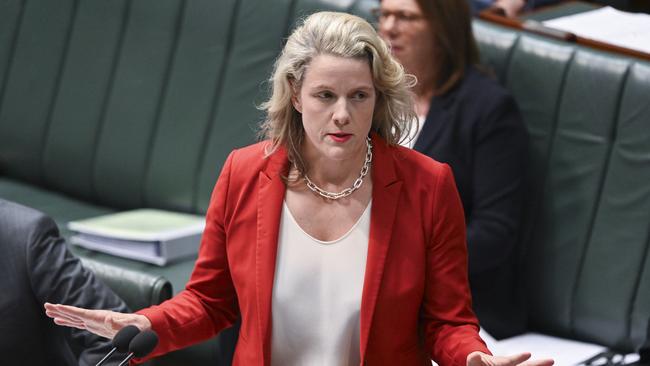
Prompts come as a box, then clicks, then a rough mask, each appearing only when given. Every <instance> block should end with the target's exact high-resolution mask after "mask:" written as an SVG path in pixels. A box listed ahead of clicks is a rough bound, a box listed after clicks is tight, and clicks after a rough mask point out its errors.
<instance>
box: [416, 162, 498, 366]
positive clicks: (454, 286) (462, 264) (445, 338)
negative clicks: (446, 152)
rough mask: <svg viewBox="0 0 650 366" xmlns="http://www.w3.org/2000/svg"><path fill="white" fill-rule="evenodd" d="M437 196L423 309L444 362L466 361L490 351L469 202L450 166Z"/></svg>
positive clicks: (431, 341)
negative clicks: (470, 238) (477, 289)
mask: <svg viewBox="0 0 650 366" xmlns="http://www.w3.org/2000/svg"><path fill="white" fill-rule="evenodd" d="M433 197H434V202H433V211H432V217H433V223H432V225H433V226H432V228H433V236H432V240H431V241H430V242H429V243H427V250H426V262H427V263H426V266H427V267H426V288H425V296H424V300H423V304H422V314H421V317H422V320H423V324H424V333H425V341H426V347H427V349H428V350H429V352H430V355H431V357H432V358H433V360H434V361H436V362H437V363H438V364H440V365H444V366H451V365H458V366H464V365H465V364H466V362H467V355H469V354H470V353H472V352H474V351H481V352H485V353H487V354H489V350H488V349H487V347H486V346H485V343H484V342H483V340H482V339H481V338H480V337H479V335H478V330H479V327H478V323H477V320H476V317H475V315H474V313H473V312H472V300H471V295H470V290H469V284H468V278H467V246H466V244H465V219H464V214H463V207H462V204H461V202H460V197H459V196H458V192H457V190H456V184H455V182H454V178H453V175H452V172H451V169H450V168H449V166H447V165H443V168H442V169H441V171H440V174H439V175H438V179H437V182H436V184H435V189H434V195H433Z"/></svg>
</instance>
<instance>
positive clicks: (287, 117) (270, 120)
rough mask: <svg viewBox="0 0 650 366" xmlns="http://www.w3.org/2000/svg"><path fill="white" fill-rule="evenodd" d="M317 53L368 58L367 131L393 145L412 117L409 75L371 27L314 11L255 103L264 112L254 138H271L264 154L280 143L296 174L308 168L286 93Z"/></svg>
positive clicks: (294, 112) (343, 16) (339, 15)
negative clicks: (371, 102)
mask: <svg viewBox="0 0 650 366" xmlns="http://www.w3.org/2000/svg"><path fill="white" fill-rule="evenodd" d="M321 54H327V55H334V56H340V57H346V58H358V59H365V60H368V62H369V65H370V68H371V71H372V77H373V83H374V86H375V89H376V94H377V99H376V103H375V110H374V114H373V121H372V127H371V130H372V131H375V132H376V133H377V134H378V135H379V136H381V137H382V138H384V140H386V141H387V142H388V144H390V145H395V144H398V143H399V142H400V141H401V140H402V139H405V138H407V137H408V136H409V130H410V128H411V126H412V125H413V123H412V121H413V120H414V119H416V118H417V116H416V114H415V110H414V104H413V96H412V94H411V91H410V90H409V89H410V88H411V87H412V86H413V85H414V84H415V77H414V76H412V75H408V74H406V73H405V72H404V68H403V67H402V65H401V64H400V63H399V62H397V61H396V60H395V59H394V58H393V57H392V56H391V54H390V50H389V48H388V46H387V45H386V43H385V42H384V41H383V40H382V39H381V38H380V37H379V36H378V35H377V32H376V31H375V29H374V28H373V27H372V26H371V25H370V24H369V23H368V22H366V21H365V20H363V19H362V18H359V17H357V16H354V15H351V14H346V13H337V12H319V13H314V14H312V15H310V16H309V17H307V18H306V19H304V20H303V21H302V23H301V24H300V25H299V26H298V27H297V28H296V29H295V30H294V31H293V33H292V34H291V35H290V36H289V39H288V40H287V43H286V45H285V46H284V49H283V50H282V53H281V54H280V57H279V58H278V59H277V61H276V62H275V68H274V71H273V74H272V76H271V78H270V80H269V81H270V83H271V85H272V92H271V97H270V98H269V100H267V101H266V102H264V103H263V104H262V105H261V106H260V109H262V110H264V111H266V120H265V121H264V122H263V123H262V125H261V128H260V137H261V138H264V139H268V140H270V141H271V144H270V146H269V147H268V148H267V150H266V153H267V156H268V155H270V154H272V153H273V152H275V151H276V150H277V149H278V148H279V147H280V146H283V147H285V148H286V149H287V153H288V158H289V161H290V162H291V163H292V164H294V166H295V167H296V169H297V173H298V177H302V176H304V175H305V174H307V170H308V167H307V166H306V165H305V162H304V160H303V159H302V156H301V146H302V142H303V138H304V129H303V126H302V118H301V115H300V113H298V111H297V110H296V109H295V108H294V107H293V104H292V103H291V97H292V95H293V93H294V90H295V89H299V88H300V87H301V85H302V81H303V76H304V74H305V70H306V67H307V66H308V65H309V63H310V62H311V60H313V59H314V58H315V57H316V56H318V55H321ZM294 88H295V89H294Z"/></svg>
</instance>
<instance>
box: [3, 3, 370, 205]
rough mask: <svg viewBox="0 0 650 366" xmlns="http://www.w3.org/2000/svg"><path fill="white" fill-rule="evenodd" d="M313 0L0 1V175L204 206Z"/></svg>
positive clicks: (341, 6)
mask: <svg viewBox="0 0 650 366" xmlns="http://www.w3.org/2000/svg"><path fill="white" fill-rule="evenodd" d="M370 4H371V2H369V1H367V0H357V1H341V0H338V1H325V0H274V1H266V0H219V1H214V0H192V1H184V0H163V1H161V0H138V1H127V0H115V1H104V0H81V1H74V0H61V1H55V2H52V1H26V0H7V1H3V2H1V3H0V176H6V177H10V178H12V179H16V180H19V181H21V182H26V183H30V184H33V185H37V186H41V187H44V188H46V189H50V190H54V191H58V192H63V193H66V194H68V195H70V196H72V197H74V198H77V199H82V200H85V201H89V202H92V203H95V204H99V205H104V206H109V207H113V208H133V207H143V206H148V207H160V208H166V209H173V210H180V211H190V212H204V211H205V210H206V208H207V205H208V202H209V197H210V193H211V191H212V188H213V185H214V183H215V180H216V178H217V175H218V173H219V171H220V169H221V164H222V163H223V161H224V160H225V158H226V156H227V154H228V153H229V152H230V151H231V150H232V149H233V148H237V147H241V146H244V145H247V144H249V143H251V142H254V141H255V138H256V130H257V126H258V124H259V122H260V121H261V119H262V117H263V114H262V112H260V111H259V110H258V109H257V108H256V106H257V105H259V104H260V103H261V102H262V101H263V100H264V99H265V98H266V96H267V93H268V83H266V79H267V78H268V77H269V74H270V72H271V69H272V66H273V62H274V60H275V58H276V57H277V55H278V53H279V51H280V49H281V48H282V45H283V40H284V39H285V38H286V37H287V34H288V32H289V31H290V29H291V27H292V25H293V24H294V23H295V22H296V19H297V18H299V17H302V16H304V15H307V14H309V13H311V12H313V11H315V10H320V9H323V10H340V11H352V12H357V13H362V14H367V13H368V11H367V9H368V7H369V6H370Z"/></svg>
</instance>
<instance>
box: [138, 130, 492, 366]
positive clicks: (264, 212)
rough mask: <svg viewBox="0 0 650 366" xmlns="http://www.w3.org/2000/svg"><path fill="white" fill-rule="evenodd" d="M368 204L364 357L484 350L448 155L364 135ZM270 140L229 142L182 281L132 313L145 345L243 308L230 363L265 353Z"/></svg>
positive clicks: (172, 344) (279, 166)
mask: <svg viewBox="0 0 650 366" xmlns="http://www.w3.org/2000/svg"><path fill="white" fill-rule="evenodd" d="M372 140H373V145H374V149H373V154H374V160H373V162H372V179H373V192H372V209H371V210H372V211H371V215H370V217H371V219H370V220H371V223H370V241H369V243H368V259H367V264H366V272H365V279H364V286H363V294H362V300H361V314H360V318H361V324H360V330H361V339H360V345H361V349H360V352H361V360H362V364H364V365H365V364H369V365H403V366H407V365H423V366H424V365H427V366H428V365H431V362H430V359H433V360H435V361H436V362H438V363H439V364H440V365H441V366H446V365H459V366H460V365H462V366H464V365H465V364H466V358H467V355H468V354H469V353H471V352H472V351H483V352H488V351H487V348H486V346H485V344H484V343H483V341H482V340H481V339H480V338H479V336H478V325H477V321H476V318H475V316H474V313H473V312H472V310H471V295H470V292H469V287H468V280H467V249H466V245H465V222H464V216H463V209H462V206H461V202H460V199H459V197H458V193H457V191H456V187H455V184H454V180H453V177H452V173H451V170H450V169H449V167H448V166H447V165H443V164H440V163H437V162H435V161H433V160H431V159H430V158H428V157H426V156H424V155H421V154H420V153H417V152H415V151H413V150H410V149H405V148H402V147H389V146H387V144H386V143H385V142H384V141H383V140H382V139H381V138H379V137H377V136H373V139H372ZM267 144H268V143H267V142H261V143H258V144H255V145H252V146H249V147H246V148H243V149H240V150H235V151H233V152H232V153H231V154H230V156H229V157H228V160H227V161H226V163H225V165H224V167H223V170H222V172H221V175H220V177H219V179H218V180H217V184H216V187H215V189H214V192H213V194H212V198H211V201H210V207H209V209H208V213H207V218H206V220H207V223H206V229H205V232H204V234H203V239H202V243H201V248H200V251H199V257H198V259H197V262H196V266H195V268H194V272H193V273H192V277H191V279H190V281H189V283H188V284H187V287H186V289H185V290H184V291H183V292H181V293H179V294H178V295H177V296H175V297H174V298H173V299H171V300H169V301H167V302H165V303H163V304H161V305H159V306H154V307H151V308H148V309H145V310H142V311H140V312H139V313H141V314H144V315H146V316H147V317H148V318H149V319H150V320H151V323H152V325H153V329H154V330H155V331H156V332H157V333H158V335H159V336H160V343H159V345H158V347H157V348H156V350H154V353H153V354H152V355H158V354H162V353H165V352H169V351H172V350H174V349H178V348H182V347H185V346H188V345H190V344H192V343H196V342H199V341H201V340H204V339H207V338H210V337H213V336H214V335H216V334H217V333H218V332H219V331H220V330H221V329H224V328H226V327H228V326H230V325H231V324H233V323H234V322H235V321H236V320H237V319H238V318H241V321H242V324H241V330H240V333H239V339H238V341H237V348H236V350H235V356H234V360H233V365H244V366H249V365H270V364H271V357H272V355H271V327H272V319H271V291H272V288H273V277H274V274H275V262H276V253H277V238H278V231H279V225H280V215H281V212H282V201H283V199H284V195H285V190H286V187H285V185H284V183H283V181H282V179H281V176H282V175H284V174H286V172H287V170H288V161H287V156H286V152H285V151H283V150H279V151H277V152H275V153H274V154H272V155H271V156H269V157H268V158H264V148H265V146H267Z"/></svg>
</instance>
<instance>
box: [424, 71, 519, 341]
mask: <svg viewBox="0 0 650 366" xmlns="http://www.w3.org/2000/svg"><path fill="white" fill-rule="evenodd" d="M527 146H528V135H527V132H526V129H525V126H524V124H523V121H522V118H521V115H520V113H519V109H518V108H517V105H516V103H515V101H514V99H513V98H512V97H511V96H510V95H509V94H508V92H507V91H506V90H505V89H503V88H502V87H501V86H500V85H499V84H498V83H497V82H496V81H494V80H492V79H491V78H489V77H488V76H486V75H484V74H482V73H481V72H479V71H478V70H476V69H475V68H468V69H467V72H466V75H465V76H464V78H463V79H462V81H461V82H460V83H459V84H458V85H457V86H456V87H455V88H454V89H452V90H451V91H449V92H448V93H447V94H445V95H443V96H440V97H434V98H433V99H432V101H431V106H430V108H429V113H428V115H427V118H426V122H425V123H424V126H423V127H422V131H421V133H420V135H419V137H418V139H417V140H416V142H415V145H414V149H415V150H417V151H420V152H422V153H424V154H426V155H428V156H430V157H432V158H434V159H436V160H438V161H440V162H444V163H447V164H449V165H450V166H451V168H452V170H453V172H454V177H455V179H456V185H457V187H458V191H459V193H460V196H461V200H462V202H463V208H464V209H465V219H466V221H467V245H468V251H469V273H470V284H471V287H472V297H473V300H474V310H475V311H476V313H477V316H478V318H479V321H480V323H481V326H483V327H484V328H486V329H487V331H488V332H489V333H491V334H492V335H494V336H496V337H498V338H503V337H506V336H510V335H514V334H517V333H520V332H522V331H523V330H524V329H523V328H524V326H525V316H524V312H523V306H522V304H518V303H517V302H518V299H520V296H517V293H516V290H517V287H518V285H517V283H516V281H517V278H516V277H515V265H516V263H515V257H516V255H515V253H516V245H517V242H518V239H519V238H518V235H519V231H520V226H521V216H522V202H523V194H524V181H525V165H526V160H527V155H526V154H527Z"/></svg>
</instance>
